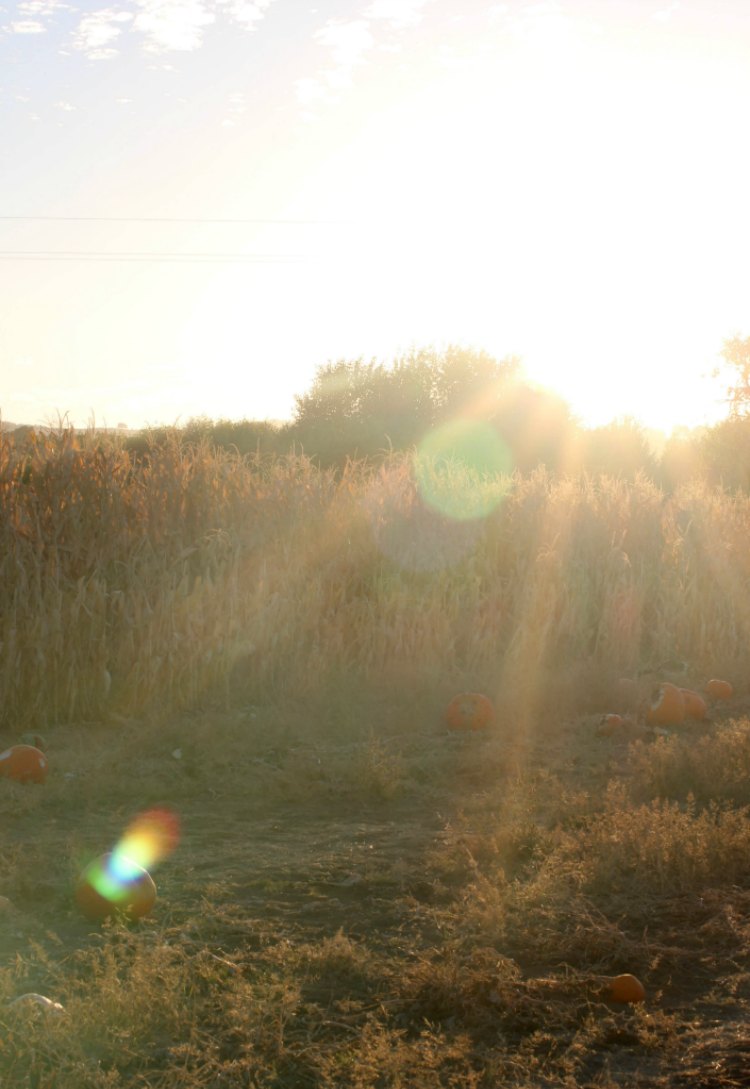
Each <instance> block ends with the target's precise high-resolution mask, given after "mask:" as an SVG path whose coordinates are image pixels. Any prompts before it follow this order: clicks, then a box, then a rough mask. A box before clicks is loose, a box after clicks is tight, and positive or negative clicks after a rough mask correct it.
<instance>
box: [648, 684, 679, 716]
mask: <svg viewBox="0 0 750 1089" xmlns="http://www.w3.org/2000/svg"><path fill="white" fill-rule="evenodd" d="M684 721H685V697H684V696H683V694H682V689H681V688H678V687H677V685H676V684H670V682H669V681H664V683H663V684H660V685H659V688H658V690H657V693H656V696H655V698H654V699H653V700H652V701H651V704H650V705H649V706H648V707H647V708H646V722H648V724H649V725H650V726H679V724H680V723H681V722H684Z"/></svg>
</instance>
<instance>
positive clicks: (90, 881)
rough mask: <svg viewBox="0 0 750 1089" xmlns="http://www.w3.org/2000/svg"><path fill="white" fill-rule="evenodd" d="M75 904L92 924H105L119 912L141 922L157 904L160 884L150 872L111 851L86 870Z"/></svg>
mask: <svg viewBox="0 0 750 1089" xmlns="http://www.w3.org/2000/svg"><path fill="white" fill-rule="evenodd" d="M75 902H76V905H77V907H78V908H79V909H80V911H82V912H83V914H84V915H85V916H86V918H87V919H90V920H91V921H92V922H97V923H98V922H102V920H104V919H106V918H107V917H108V916H109V915H114V914H115V913H116V912H122V913H123V914H125V915H126V916H127V917H128V918H130V919H141V918H143V916H144V915H148V913H149V912H150V911H151V908H152V907H153V906H154V904H155V902H156V885H155V884H154V880H153V878H152V877H151V874H150V873H149V872H148V870H144V868H143V867H142V866H139V865H137V863H135V862H132V861H131V860H130V859H126V858H123V857H122V856H119V857H116V855H115V853H114V852H110V853H108V854H104V855H101V856H100V857H99V858H95V859H94V861H93V862H90V863H89V865H88V866H87V867H86V869H85V870H84V871H83V873H82V874H81V876H80V877H79V879H78V883H77V885H76V889H75Z"/></svg>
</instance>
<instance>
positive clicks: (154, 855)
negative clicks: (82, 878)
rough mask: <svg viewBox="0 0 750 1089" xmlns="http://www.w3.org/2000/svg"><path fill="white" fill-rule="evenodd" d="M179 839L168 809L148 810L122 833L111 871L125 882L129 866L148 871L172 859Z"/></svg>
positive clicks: (176, 824)
mask: <svg viewBox="0 0 750 1089" xmlns="http://www.w3.org/2000/svg"><path fill="white" fill-rule="evenodd" d="M179 838H180V821H179V818H178V816H177V814H176V813H174V812H172V810H171V809H162V808H154V809H147V810H146V811H145V812H143V813H139V815H138V816H137V817H136V818H135V819H134V820H133V821H132V822H131V823H130V824H129V825H128V827H127V828H126V829H125V832H124V834H123V836H122V838H121V839H120V841H119V843H118V844H117V846H116V847H115V849H114V851H113V852H112V857H113V859H114V862H113V868H114V869H115V870H116V871H117V872H118V873H121V874H122V878H123V880H125V881H127V880H128V864H129V863H131V864H132V863H135V865H136V866H142V867H143V868H144V869H148V867H149V866H153V865H154V863H155V862H160V861H161V860H162V859H163V858H166V857H167V855H171V853H172V851H174V849H175V847H176V846H177V843H178V842H179ZM131 877H132V873H131Z"/></svg>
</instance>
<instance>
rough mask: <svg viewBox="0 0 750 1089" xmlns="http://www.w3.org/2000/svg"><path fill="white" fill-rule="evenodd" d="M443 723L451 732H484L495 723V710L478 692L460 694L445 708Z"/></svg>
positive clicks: (487, 699)
mask: <svg viewBox="0 0 750 1089" xmlns="http://www.w3.org/2000/svg"><path fill="white" fill-rule="evenodd" d="M445 721H446V724H447V725H448V727H449V728H450V729H451V730H486V729H487V727H488V726H491V725H492V723H493V722H494V721H495V708H494V706H493V704H492V700H491V699H489V697H488V696H483V695H482V694H481V693H480V692H461V693H460V694H459V695H458V696H454V697H453V699H452V700H451V701H450V703H449V704H448V706H447V707H446V709H445Z"/></svg>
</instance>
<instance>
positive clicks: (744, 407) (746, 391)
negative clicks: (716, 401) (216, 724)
mask: <svg viewBox="0 0 750 1089" xmlns="http://www.w3.org/2000/svg"><path fill="white" fill-rule="evenodd" d="M721 356H722V358H723V359H724V360H725V361H726V362H727V363H728V364H729V366H730V367H733V368H734V370H735V372H736V375H737V382H736V384H735V385H733V386H728V387H727V401H728V402H729V413H730V415H731V416H745V415H747V414H748V412H750V337H745V338H744V339H743V338H742V337H740V336H733V337H729V339H727V340H725V341H724V347H723V348H722V350H721ZM715 373H716V372H715Z"/></svg>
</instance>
